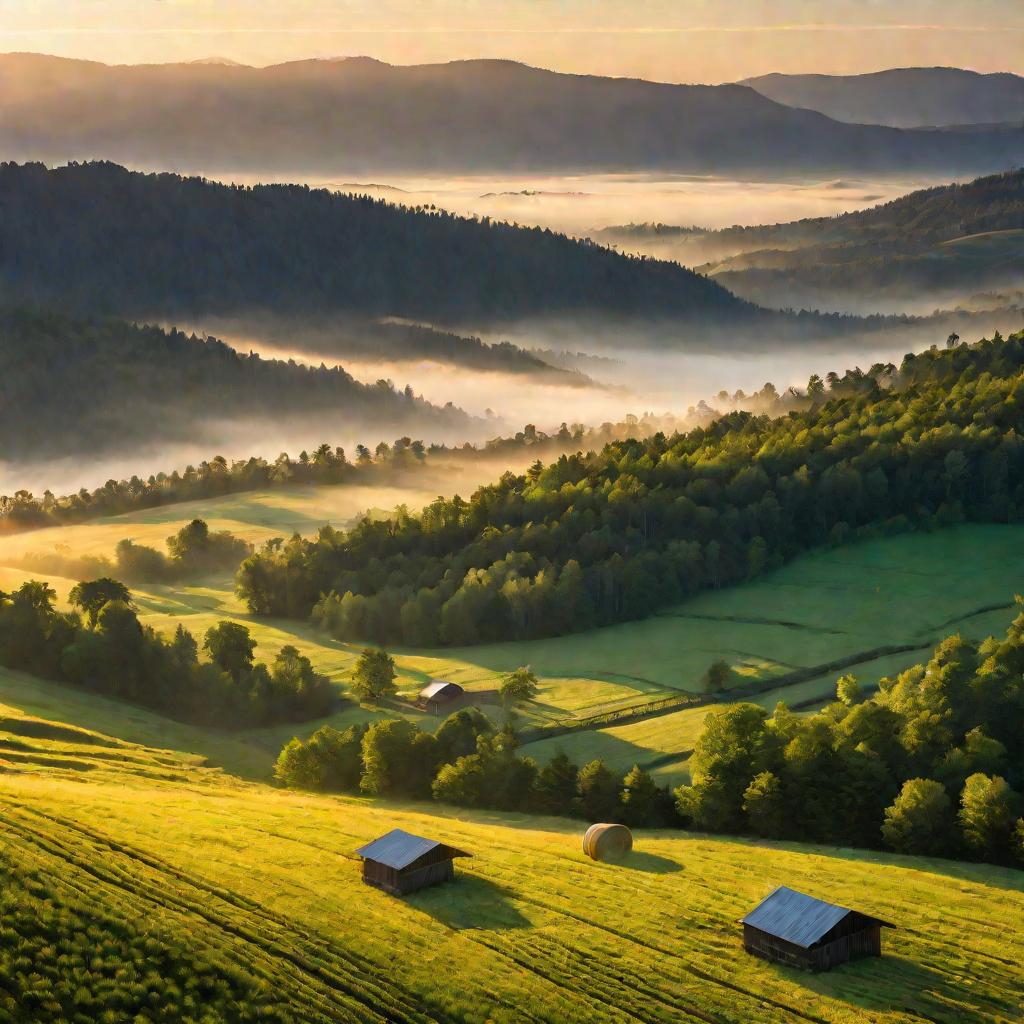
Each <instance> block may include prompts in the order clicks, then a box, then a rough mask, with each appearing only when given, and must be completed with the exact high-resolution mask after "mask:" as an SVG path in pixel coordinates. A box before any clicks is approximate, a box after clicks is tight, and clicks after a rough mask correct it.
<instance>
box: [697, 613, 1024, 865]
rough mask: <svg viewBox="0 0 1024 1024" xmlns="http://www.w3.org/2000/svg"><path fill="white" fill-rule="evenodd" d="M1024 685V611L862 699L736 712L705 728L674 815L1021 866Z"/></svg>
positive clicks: (855, 695)
mask: <svg viewBox="0 0 1024 1024" xmlns="http://www.w3.org/2000/svg"><path fill="white" fill-rule="evenodd" d="M1019 600H1020V599H1019V598H1018V601H1019ZM1022 672H1024V609H1022V610H1021V611H1020V614H1018V616H1017V618H1016V619H1015V620H1014V622H1013V623H1012V625H1011V626H1010V628H1009V629H1008V631H1007V633H1006V635H1005V637H1001V638H995V637H989V638H988V639H987V640H985V641H984V642H982V643H981V644H973V643H970V642H968V641H966V640H964V639H963V638H962V637H960V636H951V637H948V638H947V639H946V640H944V641H943V642H942V643H940V644H939V645H938V646H937V647H936V648H935V650H934V652H933V654H932V657H931V659H930V660H929V661H928V663H927V664H925V665H916V666H914V667H913V668H910V669H907V671H905V672H903V673H901V674H900V675H899V676H897V677H896V678H894V679H884V680H882V685H881V688H880V690H879V691H878V692H877V693H876V694H874V695H872V696H870V697H867V696H866V695H865V694H864V693H863V692H862V691H861V689H860V687H859V685H858V683H857V681H856V679H854V678H853V677H852V676H847V677H844V678H843V679H841V680H840V681H839V685H838V687H837V697H838V699H837V700H836V701H835V702H834V703H832V704H830V705H828V707H826V708H824V709H823V710H822V711H820V712H818V713H816V714H813V715H797V714H794V713H793V712H791V711H790V710H789V709H788V708H787V707H786V706H785V705H784V704H779V705H778V706H777V707H776V708H775V711H774V712H773V713H771V714H769V713H768V712H767V711H765V709H764V708H761V707H758V706H757V705H754V704H736V705H734V706H733V707H731V708H729V709H727V710H726V711H724V712H721V713H719V714H717V715H715V714H713V715H709V716H708V721H707V724H706V726H705V728H704V732H703V734H702V735H701V737H700V740H699V741H698V743H697V746H696V749H695V752H694V759H693V785H692V786H683V787H681V788H680V789H679V790H678V791H677V800H678V808H679V811H680V813H681V814H682V816H683V818H684V819H685V820H686V821H687V822H688V823H689V824H691V825H692V826H693V827H694V828H698V829H702V830H708V831H712V832H752V833H754V834H756V835H761V836H765V837H768V838H772V839H783V838H785V839H796V840H800V841H801V842H816V843H828V844H829V845H833V846H848V845H850V846H872V847H878V846H886V847H888V848H890V849H894V850H898V851H899V852H901V853H910V854H921V855H925V856H947V857H958V858H964V859H975V860H985V861H991V862H995V863H1003V864H1009V863H1019V864H1021V865H1024V819H1022V818H1021V815H1022V814H1024V802H1022V798H1021V789H1022V787H1024V734H1022V732H1021V727H1020V726H1021V722H1022V721H1024V682H1022V679H1024V675H1022Z"/></svg>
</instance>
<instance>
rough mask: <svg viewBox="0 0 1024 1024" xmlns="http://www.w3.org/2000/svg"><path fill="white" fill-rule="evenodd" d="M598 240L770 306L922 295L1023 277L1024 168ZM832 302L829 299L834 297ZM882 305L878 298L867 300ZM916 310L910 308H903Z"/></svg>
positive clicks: (617, 232) (637, 228)
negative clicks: (882, 199) (855, 207)
mask: <svg viewBox="0 0 1024 1024" xmlns="http://www.w3.org/2000/svg"><path fill="white" fill-rule="evenodd" d="M595 237H596V238H598V239H599V240H601V241H606V242H610V243H613V244H615V245H617V246H619V247H621V248H623V249H626V250H627V251H634V250H638V249H640V250H642V251H646V252H649V253H651V254H653V255H658V256H661V257H665V258H675V259H679V260H681V261H683V262H684V263H686V264H687V265H697V264H702V265H701V266H700V267H699V269H700V270H701V271H702V272H705V273H708V274H709V275H711V276H712V277H713V278H714V279H715V280H718V281H720V282H721V283H722V284H724V285H725V286H726V287H728V288H730V289H732V290H734V291H736V292H737V293H738V294H740V295H742V296H744V297H745V298H748V299H750V300H751V301H756V302H759V303H762V304H766V305H769V306H776V305H786V304H789V303H788V301H787V297H792V296H794V295H799V296H800V298H799V299H797V300H794V301H793V302H792V304H794V305H804V304H806V301H807V300H808V299H809V298H810V297H812V296H814V295H816V298H817V301H816V302H812V303H811V304H812V305H817V304H820V305H822V306H823V308H830V309H832V308H846V307H845V306H843V304H842V302H841V301H840V299H839V298H838V296H839V295H840V294H843V293H846V294H849V293H862V294H865V295H868V296H869V299H868V301H869V302H870V301H874V302H876V303H877V301H878V297H879V295H880V294H881V293H888V294H892V295H902V296H904V297H905V298H906V299H907V301H908V302H909V301H910V298H911V297H914V296H917V297H919V298H921V299H923V300H925V301H927V300H928V298H929V297H930V296H932V295H933V294H934V293H935V292H936V291H937V290H951V289H957V288H958V289H960V290H961V293H963V294H968V293H969V290H976V289H981V288H1005V287H1007V286H1015V285H1019V284H1020V283H1021V282H1024V171H1013V172H1007V173H1004V174H996V175H990V176H987V177H984V178H978V179H976V180H975V181H971V182H967V183H964V184H956V183H954V184H950V185H943V186H938V187H935V188H929V189H922V190H919V191H916V192H912V193H910V194H908V195H906V196H902V197H901V198H899V199H896V200H893V201H892V202H888V203H883V204H881V205H878V206H874V207H871V208H870V209H867V210H859V211H854V212H851V213H846V214H843V215H841V216H838V217H816V218H808V219H805V220H799V221H793V222H790V223H785V224H769V225H762V226H757V227H733V228H726V229H724V230H721V231H703V230H701V229H699V228H692V227H673V226H671V225H663V224H638V225H624V226H621V227H615V228H609V229H607V230H605V231H601V232H598V233H597V234H596V236H595ZM830 303H831V304H830ZM870 308H872V309H878V308H879V306H878V305H874V306H870ZM901 308H909V307H901Z"/></svg>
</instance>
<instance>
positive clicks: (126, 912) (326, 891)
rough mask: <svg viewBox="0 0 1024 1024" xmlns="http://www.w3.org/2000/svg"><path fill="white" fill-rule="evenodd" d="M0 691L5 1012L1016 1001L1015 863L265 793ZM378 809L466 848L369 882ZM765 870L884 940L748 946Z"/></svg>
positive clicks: (632, 1008) (1021, 904)
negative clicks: (745, 918) (29, 708)
mask: <svg viewBox="0 0 1024 1024" xmlns="http://www.w3.org/2000/svg"><path fill="white" fill-rule="evenodd" d="M2 710H3V714H4V717H3V718H2V719H0V748H2V749H0V768H2V769H3V770H2V772H0V799H2V801H3V803H4V815H3V817H2V819H0V877H2V879H3V888H2V894H0V906H2V907H3V912H4V921H5V942H4V944H3V946H2V947H0V977H2V978H3V979H4V984H3V986H2V987H0V1013H4V1012H5V1013H7V1014H10V1015H13V1017H14V1018H15V1019H31V1020H32V1021H34V1022H35V1024H46V1022H49V1021H57V1020H63V1019H69V1018H70V1017H71V1016H72V1014H74V1013H76V1012H77V1013H78V1014H84V1015H85V1017H86V1018H88V1019H98V1018H99V1017H100V1016H101V1015H102V1014H103V1013H104V1012H107V1013H108V1014H109V1016H107V1017H104V1018H103V1019H108V1020H111V1021H118V1022H119V1021H129V1020H133V1019H134V1020H138V1019H140V1018H139V1017H138V1016H136V1015H137V1014H139V1013H145V1015H146V1019H149V1020H152V1021H160V1022H163V1021H167V1022H171V1021H178V1020H182V1019H184V1018H186V1017H189V1016H191V1015H192V1014H198V1012H199V1008H200V1007H203V1008H204V1009H205V1012H206V1013H207V1014H210V1013H213V1014H215V1015H216V1016H215V1019H223V1020H230V1021H250V1020H257V1019H258V1020H263V1021H266V1020H271V1021H282V1022H283V1021H295V1022H306V1021H311V1022H318V1024H319V1022H328V1021H346V1022H347V1021H360V1022H374V1021H385V1020H386V1021H392V1022H393V1021H401V1022H424V1024H425V1022H430V1021H437V1022H460V1024H461V1022H465V1024H478V1022H479V1024H483V1022H485V1021H488V1022H495V1024H512V1022H517V1024H518V1022H522V1021H533V1022H545V1024H569V1022H573V1024H576V1022H593V1024H598V1022H600V1024H606V1022H623V1024H625V1022H627V1021H634V1022H635V1021H638V1020H639V1021H645V1022H651V1024H654V1022H662V1021H664V1022H669V1021H671V1022H696V1021H701V1022H710V1024H730V1022H735V1024H741V1022H742V1024H779V1022H794V1024H795V1022H805V1021H813V1022H818V1024H822V1022H829V1024H854V1022H857V1024H860V1022H871V1024H910V1022H916V1021H919V1020H922V1019H928V1020H932V1021H948V1022H953V1021H957V1022H961V1024H983V1022H984V1024H995V1022H997V1021H1009V1020H1014V1019H1017V1018H1018V1016H1019V1014H1020V1011H1021V1004H1020V992H1021V986H1022V984H1024V974H1022V969H1021V966H1020V965H1021V961H1022V958H1024V940H1022V937H1021V934H1020V931H1019V929H1018V928H1017V927H1016V923H1017V922H1018V921H1019V920H1020V917H1021V915H1024V876H1022V875H1021V874H1020V873H1019V872H1014V871H1010V870H998V869H993V868H984V867H978V866H972V865H962V864H957V863H954V862H948V861H947V862H944V861H938V860H936V861H928V860H921V859H912V858H903V857H893V856H884V855H877V854H866V853H862V852H856V851H851V850H841V851H840V850H833V849H828V848H823V847H819V848H808V847H799V846H794V845H790V844H776V843H754V842H746V841H737V840H713V839H709V838H706V837H704V836H701V835H688V834H685V833H655V832H641V833H638V834H637V836H636V849H635V852H634V854H633V855H632V857H631V858H630V859H629V860H627V861H626V862H625V863H623V864H622V865H619V866H612V865H598V864H594V863H592V862H590V861H587V860H586V859H585V858H584V857H583V855H582V853H581V851H580V825H579V823H570V822H566V821H561V820H558V819H550V818H547V819H545V818H539V819H528V818H525V817H522V816H515V815H504V816H503V815H496V814H472V813H461V814H460V815H459V816H458V817H455V816H453V815H451V814H450V813H449V812H446V811H445V810H444V809H437V810H434V811H433V812H432V813H425V809H424V808H422V807H417V806H395V805H391V806H387V805H384V804H380V803H371V802H368V801H365V800H352V799H331V798H325V797H305V796H300V795H296V794H292V793H284V792H280V791H274V790H271V789H269V788H267V787H264V786H259V785H254V784H246V783H241V782H238V781H236V780H233V779H231V778H230V777H228V776H224V775H223V774H221V773H219V772H217V771H215V770H211V769H209V768H205V767H203V766H201V765H199V764H196V763H195V762H194V761H189V760H188V759H184V758H182V757H181V756H180V755H177V754H175V753H174V752H173V751H161V750H160V749H158V748H150V747H138V746H135V745H132V744H126V743H124V742H123V741H119V740H116V739H113V738H110V737H109V736H105V735H103V734H97V733H93V732H88V731H83V730H80V729H78V728H77V727H76V726H74V724H73V723H60V722H47V721H45V720H40V719H34V718H26V717H25V716H23V715H22V714H21V713H20V712H19V711H18V710H17V709H16V708H11V707H9V706H8V707H4V708H2ZM110 729H111V730H112V731H115V732H116V731H117V729H118V723H117V721H116V720H112V721H111V722H110ZM396 826H398V827H403V828H406V829H407V830H409V831H412V832H415V833H419V834H426V835H429V836H436V837H438V838H442V839H446V840H448V841H450V842H452V843H453V844H455V845H457V846H459V847H460V848H462V849H465V850H467V851H469V852H470V853H472V854H473V856H472V858H471V859H469V860H464V861H460V862H459V866H458V877H457V879H456V881H455V882H454V883H451V884H449V885H446V886H444V887H441V888H438V889H435V890H430V891H426V892H422V893H419V894H416V895H414V896H412V897H410V898H407V899H405V900H396V899H394V898H392V897H390V896H387V895H385V894H383V893H381V892H378V891H376V890H372V889H368V888H366V887H365V886H364V885H363V884H362V882H361V880H360V878H359V863H358V860H357V858H355V856H354V850H355V849H356V848H358V847H359V846H360V845H361V844H363V843H364V842H366V841H368V840H369V839H372V838H374V837H376V836H378V835H380V834H382V833H383V832H385V831H387V830H389V829H391V828H393V827H396ZM882 879H884V884H880V882H881V880H882ZM780 884H787V885H790V886H792V887H795V888H798V889H802V890H805V891H809V892H811V893H813V894H817V895H820V896H823V897H825V898H828V899H831V900H835V901H837V902H839V903H841V904H843V905H847V906H852V907H856V908H858V909H862V910H864V911H865V912H868V913H872V914H876V915H878V916H879V917H882V918H883V919H885V920H888V921H892V922H894V923H895V924H896V925H897V930H895V931H887V932H886V933H885V936H884V947H885V948H884V952H885V955H884V956H883V957H882V958H881V959H878V960H867V961H860V962H857V963H853V964H849V965H845V966H843V967H841V968H839V969H836V970H833V971H832V972H830V973H828V974H822V975H808V974H803V973H800V972H795V971H792V970H788V969H784V968H780V967H778V966H776V965H773V964H769V963H766V962H763V961H760V960H757V959H755V958H753V957H749V956H746V955H744V954H743V953H742V948H741V944H740V929H739V927H738V925H737V923H736V922H737V919H738V918H739V917H740V916H741V915H742V914H743V913H745V912H746V911H747V910H749V909H750V908H751V907H752V906H754V905H755V904H756V903H757V902H758V901H759V900H760V899H761V898H762V897H763V896H765V895H766V894H767V893H768V892H769V891H771V889H772V888H773V887H775V886H777V885H780ZM84 936H88V941H83V937H84ZM57 949H59V950H60V951H61V956H60V958H59V959H58V956H57V953H56V950H57Z"/></svg>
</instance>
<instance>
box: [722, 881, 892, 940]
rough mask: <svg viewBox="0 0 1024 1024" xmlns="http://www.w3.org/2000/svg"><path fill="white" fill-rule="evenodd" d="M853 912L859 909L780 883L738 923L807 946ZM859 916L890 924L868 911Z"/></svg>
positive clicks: (889, 926) (886, 925) (890, 926)
mask: <svg viewBox="0 0 1024 1024" xmlns="http://www.w3.org/2000/svg"><path fill="white" fill-rule="evenodd" d="M853 913H859V911H853V910H849V909H848V908H846V907H839V906H836V905H835V904H833V903H826V902H825V901H824V900H819V899H816V898H815V897H814V896H808V895H806V894H805V893H802V892H797V891H796V890H795V889H789V888H787V887H786V886H784V885H781V886H779V888H778V889H776V890H775V891H774V892H773V893H771V894H770V895H768V896H767V897H766V898H765V899H763V900H762V901H761V903H760V904H758V906H756V907H755V908H754V909H753V910H752V911H751V912H750V913H749V914H747V916H746V917H744V918H743V919H742V923H743V924H749V925H751V926H752V927H754V928H757V929H759V930H760V931H763V932H767V933H768V934H769V935H774V936H775V937H776V938H777V939H782V940H784V941H785V942H791V943H793V945H794V946H800V947H801V948H802V949H809V948H810V947H811V946H813V945H814V943H816V942H817V941H818V940H819V939H821V938H822V937H823V936H824V935H825V934H827V933H828V932H830V931H831V930H832V929H833V928H835V926H836V925H837V924H839V922H840V921H842V920H843V919H844V918H845V917H846V916H847V915H849V914H853ZM861 916H862V917H866V918H868V919H869V920H872V921H877V922H878V924H881V925H884V926H885V927H886V928H892V927H893V925H891V924H889V923H888V922H886V921H880V920H879V919H878V918H872V917H871V916H870V915H869V914H862V915H861Z"/></svg>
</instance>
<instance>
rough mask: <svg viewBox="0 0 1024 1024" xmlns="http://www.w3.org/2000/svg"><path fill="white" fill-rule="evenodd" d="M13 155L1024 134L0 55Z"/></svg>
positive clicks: (446, 151)
mask: <svg viewBox="0 0 1024 1024" xmlns="http://www.w3.org/2000/svg"><path fill="white" fill-rule="evenodd" d="M0 135H2V137H3V138H4V139H5V143H6V146H7V150H6V152H7V154H8V156H9V157H13V158H17V159H21V160H25V159H36V160H43V161H46V162H48V163H63V162H65V161H67V160H82V159H95V158H103V159H111V160H118V161H121V162H123V163H129V164H132V165H133V166H142V167H160V168H175V169H186V170H191V171H197V172H201V173H205V174H217V175H223V174H232V173H234V174H237V173H247V174H250V175H256V174H260V175H267V174H273V175H277V176H308V175H312V174H317V175H331V176H336V175H339V174H364V173H383V174H387V173H395V172H399V173H400V172H408V173H413V174H425V173H435V174H437V173H441V174H456V173H488V172H490V173H501V174H508V173H509V172H510V171H516V172H529V171H544V172H550V171H587V170H590V171H593V170H611V171H641V170H652V169H657V170H662V171H675V172H690V173H714V174H727V173H772V172H774V173H780V172H781V173H785V172H789V173H798V174H807V173H811V172H820V173H829V174H834V173H850V172H853V171H862V172H869V171H870V172H884V171H900V172H907V171H914V172H918V173H920V172H925V171H928V172H935V173H943V174H963V173H972V172H973V173H979V174H980V173H985V172H987V171H992V170H996V169H999V168H1002V167H1008V166H1012V165H1013V164H1014V163H1019V162H1020V161H1021V160H1022V159H1024V130H1021V129H1020V128H1019V127H1018V128H1017V129H1015V130H992V131H987V132H986V131H981V132H974V133H970V134H961V133H956V132H922V131H902V130H899V129H895V128H888V127H882V126H879V125H876V124H844V123H841V122H839V121H835V120H832V119H830V118H828V117H826V116H824V115H823V114H820V113H817V112H815V111H812V110H800V109H794V108H793V107H787V106H784V105H782V104H780V103H776V102H774V101H773V100H771V99H768V98H767V97H765V96H763V95H761V94H760V93H758V92H756V91H755V90H754V89H751V88H747V87H746V86H742V85H719V86H700V85H670V84H663V83H658V82H645V81H640V80H635V79H624V78H602V77H597V76H593V75H570V74H558V73H555V72H552V71H546V70H543V69H540V68H532V67H527V66H525V65H523V64H517V63H515V62H513V61H503V60H467V61H454V62H451V63H448V64H432V65H420V66H411V67H396V66H392V65H389V64H384V63H382V62H380V61H376V60H371V59H368V58H351V59H347V60H307V61H296V62H293V63H288V64H281V65H277V66H274V67H267V68H252V67H226V66H223V65H217V64H214V65H205V64H201V65H196V64H188V65H182V64H177V65H175V64H165V65H149V66H143V67H130V66H127V67H126V66H119V67H110V66H107V65H104V64H98V63H93V62H88V61H74V60H65V59H59V58H54V57H45V56H40V55H34V54H8V55H6V56H4V57H0Z"/></svg>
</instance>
